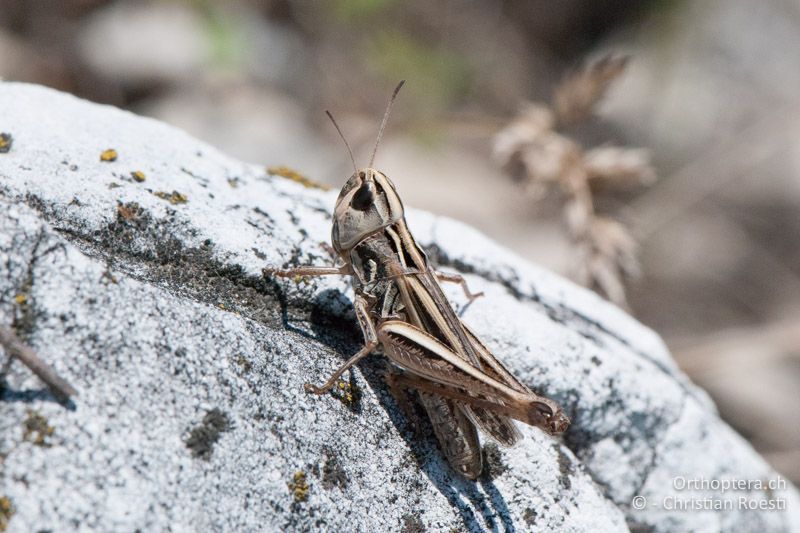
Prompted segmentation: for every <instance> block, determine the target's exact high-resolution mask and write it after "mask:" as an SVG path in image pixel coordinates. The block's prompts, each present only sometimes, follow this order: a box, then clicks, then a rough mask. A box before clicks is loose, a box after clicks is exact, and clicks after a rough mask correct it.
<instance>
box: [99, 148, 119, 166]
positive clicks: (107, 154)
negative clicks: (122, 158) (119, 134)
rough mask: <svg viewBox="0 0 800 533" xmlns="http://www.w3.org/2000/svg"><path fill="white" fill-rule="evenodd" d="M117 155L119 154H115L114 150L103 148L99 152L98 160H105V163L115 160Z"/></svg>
mask: <svg viewBox="0 0 800 533" xmlns="http://www.w3.org/2000/svg"><path fill="white" fill-rule="evenodd" d="M118 155H119V154H117V151H116V150H114V149H113V148H109V149H108V150H103V151H102V152H101V153H100V161H105V162H106V163H108V162H111V161H116V160H117V156H118Z"/></svg>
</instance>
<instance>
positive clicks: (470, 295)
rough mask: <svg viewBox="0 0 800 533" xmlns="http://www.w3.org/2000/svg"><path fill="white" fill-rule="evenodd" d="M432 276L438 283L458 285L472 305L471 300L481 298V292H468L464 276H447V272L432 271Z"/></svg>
mask: <svg viewBox="0 0 800 533" xmlns="http://www.w3.org/2000/svg"><path fill="white" fill-rule="evenodd" d="M433 273H434V275H436V277H437V278H438V279H439V281H449V282H451V283H458V284H459V285H461V290H463V291H464V296H466V297H467V300H469V301H470V303H472V301H473V300H475V299H476V298H480V297H481V296H483V292H475V293H473V292H472V291H470V290H469V285H467V280H465V279H464V276H462V275H461V274H448V273H447V272H440V271H438V270H434V271H433Z"/></svg>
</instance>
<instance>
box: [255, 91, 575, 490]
mask: <svg viewBox="0 0 800 533" xmlns="http://www.w3.org/2000/svg"><path fill="white" fill-rule="evenodd" d="M402 85H403V82H402V81H401V82H400V84H399V85H398V86H397V88H396V89H395V90H394V93H393V94H392V97H391V99H390V100H389V104H388V105H387V108H386V112H385V113H384V116H383V121H382V122H381V126H380V129H379V132H378V137H377V140H376V142H375V147H374V149H373V152H372V158H371V160H370V164H369V166H368V167H366V168H362V169H360V170H359V169H358V167H357V165H356V163H355V158H354V157H353V152H352V150H351V149H350V146H349V144H348V143H347V140H346V139H345V136H344V134H342V131H341V129H340V128H339V125H338V124H337V123H336V120H335V119H334V118H333V115H331V114H330V112H327V111H326V113H327V114H328V117H329V118H330V119H331V121H332V122H333V125H334V127H335V128H336V130H337V131H338V133H339V135H340V136H341V137H342V140H343V141H344V143H345V146H347V150H348V152H349V153H350V159H351V161H352V163H353V169H354V171H355V172H354V173H353V175H352V176H350V178H349V179H348V180H347V183H345V185H344V187H342V190H341V192H340V193H339V197H338V199H337V200H336V207H335V209H334V214H333V230H332V235H331V241H332V244H333V249H334V250H335V252H336V254H337V255H338V257H339V258H340V259H341V260H342V262H343V264H342V265H341V266H331V267H326V266H302V267H298V268H291V269H286V270H282V269H275V268H265V269H264V275H265V276H277V277H289V278H295V279H300V277H301V276H324V275H343V276H351V277H352V282H353V287H354V290H355V303H354V308H355V314H356V318H357V320H358V324H359V326H360V327H361V331H362V332H363V335H364V347H363V348H362V349H361V350H359V351H358V352H357V353H356V354H355V355H353V356H352V357H351V358H350V359H349V360H348V361H347V362H346V363H344V364H343V365H342V366H341V367H340V368H339V369H338V370H336V372H334V373H333V375H331V377H330V378H329V379H328V380H327V381H326V382H325V383H324V384H323V385H322V386H315V385H312V384H309V383H306V384H305V390H306V391H307V392H309V393H313V394H323V393H325V392H327V391H329V390H330V389H332V388H333V387H334V385H335V383H336V382H337V380H338V379H339V378H340V376H341V375H342V374H343V373H344V372H345V371H347V369H349V368H350V367H352V366H353V365H354V364H356V363H357V362H359V361H360V360H362V359H364V358H365V357H367V356H368V355H369V354H371V353H373V352H374V351H377V350H378V349H382V351H383V354H384V355H385V356H386V357H387V358H388V359H389V361H390V362H391V364H390V365H389V366H390V367H391V370H390V371H389V373H388V374H387V382H388V385H389V387H390V390H391V391H392V393H393V394H394V395H395V397H396V398H398V401H399V402H400V403H401V405H402V406H403V407H404V408H407V407H408V404H407V403H406V402H403V401H401V398H402V395H401V393H403V392H404V391H407V390H411V391H415V392H416V393H417V396H418V398H419V401H420V403H421V404H422V406H423V408H424V410H425V411H426V413H427V415H428V417H429V418H430V421H431V424H432V427H433V430H434V433H435V435H436V437H437V440H438V441H439V445H440V447H441V449H442V451H443V453H444V455H445V456H446V457H447V460H448V462H449V463H450V465H451V466H452V467H453V468H454V469H455V470H456V471H457V472H460V473H461V474H463V475H464V476H465V477H467V478H469V479H476V478H477V477H478V476H479V475H480V473H481V471H482V469H483V464H482V457H481V449H480V444H479V441H478V431H477V428H480V429H481V430H483V431H484V432H485V433H487V434H488V435H489V436H490V437H492V438H493V439H494V440H496V441H497V442H498V443H499V444H501V445H504V446H512V445H514V444H515V443H517V442H518V441H519V440H520V439H521V438H522V436H521V434H520V433H519V430H518V429H517V428H516V427H515V425H514V423H513V421H512V419H515V420H519V421H521V422H524V423H526V424H530V425H532V426H537V427H539V428H542V429H543V430H545V431H546V432H548V433H550V434H553V435H557V434H560V433H562V432H564V431H565V430H566V429H567V427H568V426H569V418H567V416H566V415H565V414H564V412H563V411H562V410H561V408H560V407H559V406H558V404H556V403H555V402H554V401H552V400H550V399H547V398H544V397H542V396H539V395H537V394H535V393H533V392H532V391H531V390H530V389H529V388H528V387H526V386H525V385H524V384H523V383H521V382H520V381H519V380H518V379H516V378H515V377H514V376H513V375H512V374H511V372H509V371H508V370H507V369H506V368H505V367H504V366H503V364H502V363H501V362H500V361H498V360H497V358H495V357H494V355H492V353H491V352H490V351H489V349H488V348H486V346H484V344H483V343H482V342H481V341H480V340H479V339H478V337H477V335H475V333H473V332H472V330H471V329H470V328H469V327H467V326H466V324H464V323H463V322H462V321H461V320H460V319H459V318H458V316H457V315H456V313H455V311H454V310H453V308H452V306H451V305H450V303H449V302H448V301H447V298H446V297H445V295H444V293H443V292H442V288H441V287H440V285H439V281H447V282H455V283H459V284H460V285H461V287H462V289H463V291H464V294H465V296H466V297H467V298H468V299H469V300H470V301H472V300H474V299H475V298H477V297H478V296H481V295H482V293H479V294H473V293H472V292H471V291H470V290H469V287H468V286H467V284H466V281H465V280H464V278H463V277H461V276H460V275H453V274H445V273H442V272H438V271H436V270H434V269H432V268H431V266H430V264H429V262H428V259H427V257H426V255H425V252H424V251H423V250H422V249H421V248H420V247H419V245H418V244H417V243H416V241H415V240H414V237H412V235H411V232H410V231H409V229H408V226H407V224H406V220H405V215H404V210H403V203H402V202H401V200H400V197H399V196H398V194H397V190H396V189H395V186H394V185H393V184H392V182H391V181H390V180H389V178H388V177H387V176H386V175H385V174H384V173H383V172H380V171H379V170H376V169H375V168H373V163H374V160H375V154H376V152H377V149H378V145H379V143H380V139H381V136H382V134H383V130H384V128H385V127H386V121H387V119H388V117H389V113H390V111H391V108H392V105H393V103H394V100H395V98H396V96H397V93H398V91H399V90H400V88H401V87H402Z"/></svg>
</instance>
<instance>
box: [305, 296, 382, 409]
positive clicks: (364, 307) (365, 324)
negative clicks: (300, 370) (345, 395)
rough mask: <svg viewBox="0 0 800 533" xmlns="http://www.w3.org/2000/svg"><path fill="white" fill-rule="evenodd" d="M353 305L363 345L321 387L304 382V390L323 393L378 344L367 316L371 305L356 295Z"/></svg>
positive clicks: (373, 328)
mask: <svg viewBox="0 0 800 533" xmlns="http://www.w3.org/2000/svg"><path fill="white" fill-rule="evenodd" d="M354 307H355V311H356V319H357V320H358V325H359V326H361V331H362V332H363V333H364V347H363V348H361V349H360V350H359V351H358V352H357V353H356V354H355V355H354V356H353V357H351V358H350V359H348V360H347V362H346V363H345V364H343V365H342V366H341V367H339V369H338V370H336V372H334V373H333V375H332V376H331V377H330V378H328V381H326V382H325V383H324V384H323V385H322V386H321V387H317V386H316V385H312V384H311V383H306V384H305V385H303V388H304V389H305V390H306V392H309V393H313V394H324V393H326V392H328V391H329V390H331V389H332V388H333V386H334V385H335V384H336V380H338V379H339V378H340V377H341V375H342V374H344V373H345V372H346V371H347V369H348V368H350V367H351V366H353V365H354V364H356V363H357V362H359V361H360V360H362V359H364V358H365V357H366V356H368V355H369V354H370V353H371V352H372V350H374V349H375V348H377V346H378V344H379V343H378V334H377V333H376V332H375V325H374V324H373V323H372V319H371V318H370V316H369V309H370V307H371V305H370V304H369V303H368V302H367V301H366V300H365V299H364V297H363V296H360V295H356V301H355V304H354Z"/></svg>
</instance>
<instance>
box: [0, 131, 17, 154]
mask: <svg viewBox="0 0 800 533" xmlns="http://www.w3.org/2000/svg"><path fill="white" fill-rule="evenodd" d="M13 142H14V137H12V136H11V134H10V133H0V154H7V153H8V152H9V151H10V150H11V145H12V144H13Z"/></svg>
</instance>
